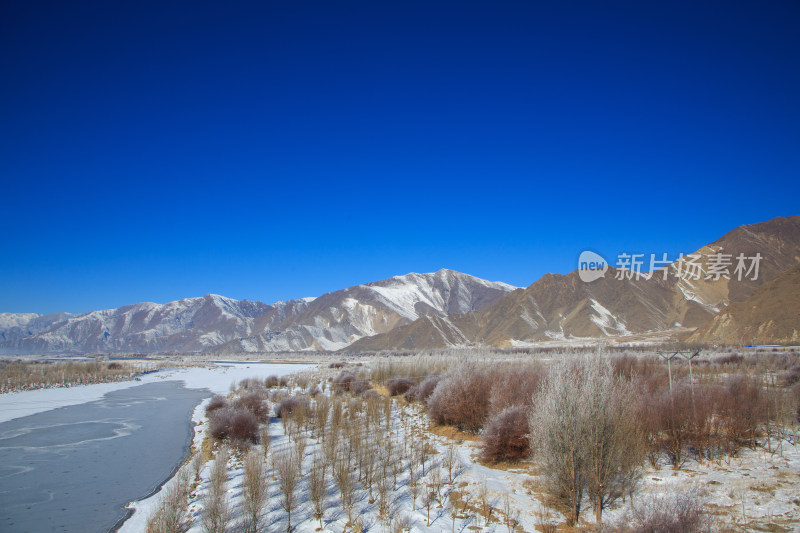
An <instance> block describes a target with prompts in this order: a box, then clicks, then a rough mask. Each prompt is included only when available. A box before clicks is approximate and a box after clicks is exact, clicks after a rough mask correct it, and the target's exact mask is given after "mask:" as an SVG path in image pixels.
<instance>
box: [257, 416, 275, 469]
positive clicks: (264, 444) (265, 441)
mask: <svg viewBox="0 0 800 533" xmlns="http://www.w3.org/2000/svg"><path fill="white" fill-rule="evenodd" d="M258 435H259V436H258V441H259V443H261V450H262V451H263V453H264V460H265V461H266V460H267V457H268V456H269V447H270V444H272V437H271V436H270V434H269V424H264V425H263V426H261V431H259V434H258Z"/></svg>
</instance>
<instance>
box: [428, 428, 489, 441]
mask: <svg viewBox="0 0 800 533" xmlns="http://www.w3.org/2000/svg"><path fill="white" fill-rule="evenodd" d="M428 431H429V432H431V433H433V434H434V435H437V436H439V437H445V438H448V439H450V440H454V441H457V442H458V441H469V442H480V440H481V437H480V435H475V434H473V433H467V432H466V431H461V430H460V429H458V428H457V427H455V426H435V425H431V426H430V427H429V428H428Z"/></svg>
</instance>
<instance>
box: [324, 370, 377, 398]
mask: <svg viewBox="0 0 800 533" xmlns="http://www.w3.org/2000/svg"><path fill="white" fill-rule="evenodd" d="M333 384H334V386H335V387H336V389H337V390H338V391H340V392H341V391H345V392H352V393H353V394H361V393H363V392H365V391H368V390H369V389H371V388H372V386H371V385H370V384H369V382H368V381H365V380H363V379H361V378H360V377H358V376H356V375H355V374H353V373H352V372H348V371H346V370H344V371H342V372H341V373H339V375H338V376H336V377H335V378H334V379H333Z"/></svg>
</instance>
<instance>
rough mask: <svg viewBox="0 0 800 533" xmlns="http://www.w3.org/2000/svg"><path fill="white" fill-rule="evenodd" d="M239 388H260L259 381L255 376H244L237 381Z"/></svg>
mask: <svg viewBox="0 0 800 533" xmlns="http://www.w3.org/2000/svg"><path fill="white" fill-rule="evenodd" d="M239 388H240V389H244V390H248V389H254V388H258V389H260V388H261V381H260V380H258V379H256V378H245V379H243V380H241V381H240V382H239Z"/></svg>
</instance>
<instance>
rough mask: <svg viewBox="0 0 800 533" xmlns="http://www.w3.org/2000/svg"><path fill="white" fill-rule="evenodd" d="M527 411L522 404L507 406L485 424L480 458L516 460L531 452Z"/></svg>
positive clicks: (492, 460) (486, 459) (491, 460)
mask: <svg viewBox="0 0 800 533" xmlns="http://www.w3.org/2000/svg"><path fill="white" fill-rule="evenodd" d="M528 433H529V430H528V412H527V409H526V408H524V407H522V406H516V407H507V408H506V409H504V410H503V411H502V412H501V413H500V414H499V415H497V416H495V417H494V418H493V419H491V420H490V421H489V423H488V424H487V425H486V429H485V430H484V433H483V449H482V451H481V459H483V460H484V461H490V462H497V461H518V460H520V459H524V458H526V457H528V456H529V455H530V454H531V449H530V439H529V436H528Z"/></svg>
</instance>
